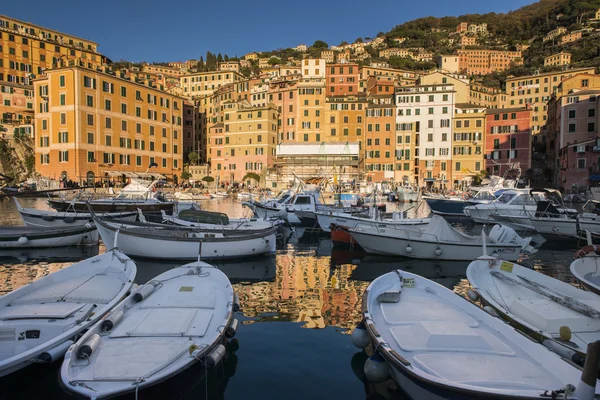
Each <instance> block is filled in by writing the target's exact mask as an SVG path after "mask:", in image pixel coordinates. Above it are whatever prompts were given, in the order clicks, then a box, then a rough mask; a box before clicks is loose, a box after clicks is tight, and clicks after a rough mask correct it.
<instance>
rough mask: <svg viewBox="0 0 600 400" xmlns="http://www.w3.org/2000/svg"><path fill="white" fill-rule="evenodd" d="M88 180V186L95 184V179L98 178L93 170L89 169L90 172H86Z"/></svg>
mask: <svg viewBox="0 0 600 400" xmlns="http://www.w3.org/2000/svg"><path fill="white" fill-rule="evenodd" d="M85 177H86V181H87V184H88V186H93V185H94V181H95V179H96V175H95V174H94V173H93V172H92V171H88V173H87V174H86V176H85Z"/></svg>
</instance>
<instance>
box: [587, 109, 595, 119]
mask: <svg viewBox="0 0 600 400" xmlns="http://www.w3.org/2000/svg"><path fill="white" fill-rule="evenodd" d="M595 116H596V109H595V108H590V109H588V118H594V117H595Z"/></svg>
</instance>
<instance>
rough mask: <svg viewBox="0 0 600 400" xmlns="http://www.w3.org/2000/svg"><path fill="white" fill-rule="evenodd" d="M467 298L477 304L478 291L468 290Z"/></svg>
mask: <svg viewBox="0 0 600 400" xmlns="http://www.w3.org/2000/svg"><path fill="white" fill-rule="evenodd" d="M467 297H469V300H471V301H473V302H475V301H477V300H478V299H479V294H477V292H476V291H474V290H473V289H468V290H467Z"/></svg>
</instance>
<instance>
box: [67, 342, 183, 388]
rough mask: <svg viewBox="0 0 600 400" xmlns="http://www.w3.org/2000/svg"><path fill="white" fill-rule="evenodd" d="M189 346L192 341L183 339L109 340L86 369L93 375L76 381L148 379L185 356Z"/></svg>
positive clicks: (81, 377)
mask: <svg viewBox="0 0 600 400" xmlns="http://www.w3.org/2000/svg"><path fill="white" fill-rule="evenodd" d="M190 343H193V342H190V341H189V340H188V339H186V338H185V339H184V338H181V339H179V340H173V339H156V338H153V339H146V338H134V339H127V341H123V340H109V341H107V342H105V343H103V344H102V346H101V347H100V348H99V349H98V351H97V358H96V359H95V362H94V364H93V368H90V369H89V370H91V371H90V372H91V374H93V376H89V377H87V376H80V377H79V379H90V380H92V379H95V380H107V381H110V380H115V381H119V380H124V379H131V380H136V379H137V378H140V377H144V378H148V377H150V376H152V375H153V374H154V373H156V372H157V371H160V370H161V369H163V368H164V367H165V366H167V365H169V364H171V363H172V362H173V361H174V360H176V359H177V358H179V357H181V356H182V355H183V354H184V353H186V352H187V351H188V349H189V347H190ZM115 360H119V362H115Z"/></svg>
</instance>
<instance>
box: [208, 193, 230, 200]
mask: <svg viewBox="0 0 600 400" xmlns="http://www.w3.org/2000/svg"><path fill="white" fill-rule="evenodd" d="M227 197H229V193H227V192H215V193H210V198H211V199H225V198H227Z"/></svg>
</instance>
